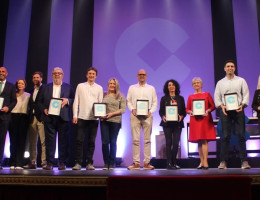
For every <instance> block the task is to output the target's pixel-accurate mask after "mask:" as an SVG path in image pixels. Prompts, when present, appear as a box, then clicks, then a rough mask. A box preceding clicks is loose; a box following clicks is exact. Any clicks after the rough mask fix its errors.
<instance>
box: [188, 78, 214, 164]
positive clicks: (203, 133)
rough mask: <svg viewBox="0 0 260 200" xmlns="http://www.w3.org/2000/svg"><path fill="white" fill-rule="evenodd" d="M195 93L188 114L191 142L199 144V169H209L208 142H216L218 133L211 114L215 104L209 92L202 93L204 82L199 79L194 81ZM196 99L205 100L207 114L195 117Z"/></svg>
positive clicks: (189, 104) (190, 100)
mask: <svg viewBox="0 0 260 200" xmlns="http://www.w3.org/2000/svg"><path fill="white" fill-rule="evenodd" d="M192 86H193V88H194V90H195V93H194V94H192V95H190V96H189V98H188V102H187V107H186V112H187V114H189V115H190V131H189V142H193V143H198V149H199V156H200V165H199V166H198V167H197V168H198V169H208V167H209V166H208V141H211V140H216V132H215V127H214V123H213V119H212V115H211V112H212V111H213V110H215V104H214V101H213V99H212V97H211V95H210V94H209V93H208V92H202V90H201V89H202V80H201V78H199V77H195V78H193V79H192ZM196 99H204V100H205V114H204V115H193V109H192V102H193V100H196Z"/></svg>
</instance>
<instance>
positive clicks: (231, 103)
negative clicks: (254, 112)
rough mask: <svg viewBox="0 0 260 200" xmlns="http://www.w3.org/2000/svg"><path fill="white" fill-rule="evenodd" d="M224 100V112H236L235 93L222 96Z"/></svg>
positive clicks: (236, 100)
mask: <svg viewBox="0 0 260 200" xmlns="http://www.w3.org/2000/svg"><path fill="white" fill-rule="evenodd" d="M224 99H225V103H226V110H227V111H230V110H237V109H238V107H239V106H238V97H237V93H229V94H224Z"/></svg>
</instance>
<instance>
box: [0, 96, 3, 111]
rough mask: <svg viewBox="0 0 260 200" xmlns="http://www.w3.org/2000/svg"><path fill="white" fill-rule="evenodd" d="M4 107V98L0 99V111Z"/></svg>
mask: <svg viewBox="0 0 260 200" xmlns="http://www.w3.org/2000/svg"><path fill="white" fill-rule="evenodd" d="M3 105H4V98H3V97H0V110H1V109H2V108H3Z"/></svg>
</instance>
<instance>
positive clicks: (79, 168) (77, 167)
mask: <svg viewBox="0 0 260 200" xmlns="http://www.w3.org/2000/svg"><path fill="white" fill-rule="evenodd" d="M72 170H81V165H80V164H78V163H76V165H75V166H74V167H72Z"/></svg>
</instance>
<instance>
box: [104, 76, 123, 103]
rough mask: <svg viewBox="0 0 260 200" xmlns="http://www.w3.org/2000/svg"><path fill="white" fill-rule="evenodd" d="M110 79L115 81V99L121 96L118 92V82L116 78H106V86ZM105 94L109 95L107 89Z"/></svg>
mask: <svg viewBox="0 0 260 200" xmlns="http://www.w3.org/2000/svg"><path fill="white" fill-rule="evenodd" d="M110 81H115V83H116V87H115V90H116V91H115V96H116V99H118V98H119V97H120V96H121V94H120V87H119V82H118V80H117V79H116V78H110V79H109V80H108V83H107V85H108V86H109V83H110ZM105 95H109V91H107V92H106V93H105Z"/></svg>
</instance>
